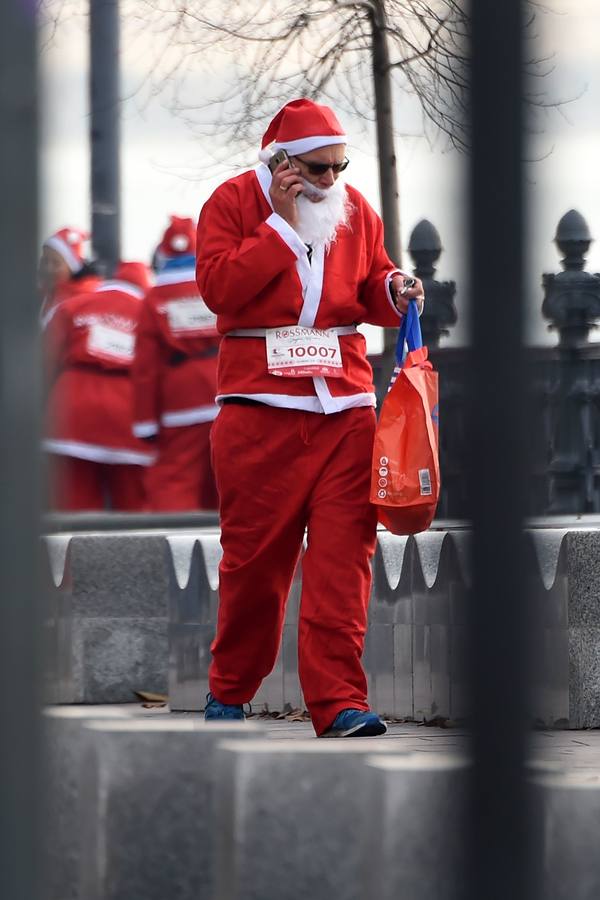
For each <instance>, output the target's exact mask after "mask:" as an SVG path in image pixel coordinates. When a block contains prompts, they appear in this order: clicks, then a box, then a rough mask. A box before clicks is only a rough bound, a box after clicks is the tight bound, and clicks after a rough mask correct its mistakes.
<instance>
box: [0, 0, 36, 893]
mask: <svg viewBox="0 0 600 900" xmlns="http://www.w3.org/2000/svg"><path fill="white" fill-rule="evenodd" d="M35 7H36V4H35V3H34V0H2V3H0V86H1V90H0V122H1V123H2V125H1V128H0V197H2V213H1V215H2V226H3V227H2V239H1V240H0V335H1V341H0V421H1V422H2V440H1V441H0V473H1V474H0V478H1V479H2V481H1V489H0V497H1V502H0V598H1V602H0V684H2V686H3V689H4V690H3V696H2V739H1V741H0V746H1V748H2V749H1V756H0V896H1V897H2V900H17V898H18V900H23V898H27V900H36V898H38V896H39V893H38V887H39V876H40V871H39V868H40V867H39V865H38V864H37V862H38V860H37V832H38V827H39V826H38V816H37V813H38V802H39V799H38V798H39V791H40V776H39V773H40V741H39V735H38V732H39V712H38V705H37V701H38V680H37V661H38V660H39V659H40V655H41V654H40V650H39V647H38V641H37V638H36V634H37V623H38V602H39V596H40V591H39V590H38V585H37V566H36V554H37V546H38V543H39V541H38V534H39V522H38V520H37V508H38V484H39V479H38V472H37V466H38V440H37V434H36V421H37V396H36V393H37V385H36V379H37V371H38V365H37V359H36V348H35V344H36V334H37V327H36V326H37V316H36V306H37V291H36V278H35V273H36V262H37V259H36V257H37V184H38V172H37V165H38V163H37V112H36V99H35V98H36V88H37V60H36V30H35Z"/></svg>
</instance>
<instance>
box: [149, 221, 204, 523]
mask: <svg viewBox="0 0 600 900" xmlns="http://www.w3.org/2000/svg"><path fill="white" fill-rule="evenodd" d="M195 252H196V228H195V224H194V222H193V221H192V219H184V218H179V217H178V216H171V224H170V225H169V227H168V228H167V230H166V232H165V234H164V236H163V239H162V241H161V243H160V245H159V247H158V250H157V253H156V254H155V259H156V261H157V264H158V275H157V277H156V284H155V286H154V287H153V288H152V290H151V291H150V293H149V294H148V296H147V297H146V299H145V301H144V306H143V310H142V314H141V318H140V325H139V328H138V334H137V340H136V350H135V361H134V365H133V383H134V392H135V422H134V433H135V434H136V435H137V436H138V437H139V438H143V439H145V440H146V441H148V442H150V441H152V447H153V448H154V449H155V450H156V462H155V463H154V465H153V466H152V467H151V468H150V469H148V472H147V480H146V488H147V493H148V507H149V509H151V510H153V511H169V510H193V509H216V507H217V493H216V488H215V480H214V475H213V471H212V465H211V460H210V442H209V438H210V428H211V424H212V422H213V420H214V419H215V417H216V415H217V413H218V412H219V408H218V406H217V405H216V403H215V394H216V385H217V354H218V350H219V342H220V337H219V336H218V332H217V328H216V316H215V315H214V313H212V312H211V311H210V310H209V309H208V307H207V306H206V304H205V303H204V301H203V299H202V297H201V296H200V294H199V293H198V287H197V285H196V277H195V271H194V267H195V261H196V258H195Z"/></svg>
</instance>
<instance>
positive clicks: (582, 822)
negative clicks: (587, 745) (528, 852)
mask: <svg viewBox="0 0 600 900" xmlns="http://www.w3.org/2000/svg"><path fill="white" fill-rule="evenodd" d="M532 792H533V800H534V822H535V829H536V835H537V837H538V838H539V843H538V849H539V857H540V858H539V859H538V863H539V868H538V883H539V884H540V889H539V896H540V897H543V900H575V898H576V900H597V898H598V897H600V859H599V857H598V835H599V834H600V769H599V770H598V771H593V770H592V771H590V770H582V771H576V770H575V771H572V772H570V773H568V774H567V773H564V772H556V773H551V772H548V773H547V774H540V775H537V776H536V777H535V778H534V779H532Z"/></svg>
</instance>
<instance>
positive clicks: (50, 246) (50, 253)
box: [38, 228, 102, 327]
mask: <svg viewBox="0 0 600 900" xmlns="http://www.w3.org/2000/svg"><path fill="white" fill-rule="evenodd" d="M88 237H89V235H88V234H86V232H84V231H80V230H79V229H78V228H61V229H60V230H59V231H56V232H55V233H54V234H52V235H50V237H49V238H48V239H47V240H46V241H44V245H43V247H42V255H41V257H40V262H39V267H38V283H39V289H40V294H41V297H42V305H41V309H40V322H41V324H42V327H45V326H46V325H47V323H48V321H49V320H50V319H51V318H52V315H53V314H54V310H55V308H56V306H57V305H58V304H59V303H62V301H63V300H67V299H68V298H69V297H74V296H76V295H77V294H86V293H89V292H90V291H93V290H95V289H96V288H97V287H99V286H100V284H101V283H102V279H101V278H100V276H99V275H98V273H97V271H96V268H95V264H94V263H92V262H90V261H88V260H86V259H85V258H84V254H83V245H84V243H85V241H87V239H88Z"/></svg>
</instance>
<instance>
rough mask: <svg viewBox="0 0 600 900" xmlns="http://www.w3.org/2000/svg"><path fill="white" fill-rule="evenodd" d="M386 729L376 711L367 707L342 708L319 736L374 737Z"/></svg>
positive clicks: (383, 732)
mask: <svg viewBox="0 0 600 900" xmlns="http://www.w3.org/2000/svg"><path fill="white" fill-rule="evenodd" d="M386 731H387V728H386V726H385V724H384V723H383V722H382V721H381V719H380V718H379V716H378V715H377V713H374V712H371V710H369V709H366V710H365V709H343V710H342V711H341V712H339V713H338V714H337V716H336V717H335V719H334V720H333V723H332V724H331V725H330V727H329V728H328V729H327V731H325V732H324V733H323V734H322V735H321V737H327V738H330V737H332V738H333V737H375V735H378V734H385V732H386Z"/></svg>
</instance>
